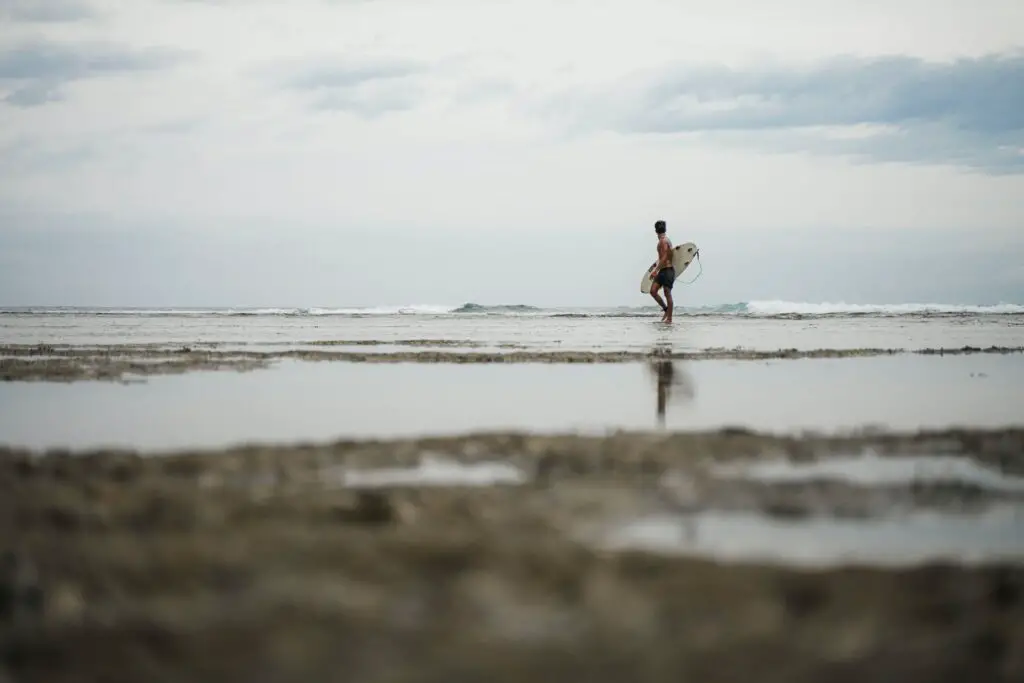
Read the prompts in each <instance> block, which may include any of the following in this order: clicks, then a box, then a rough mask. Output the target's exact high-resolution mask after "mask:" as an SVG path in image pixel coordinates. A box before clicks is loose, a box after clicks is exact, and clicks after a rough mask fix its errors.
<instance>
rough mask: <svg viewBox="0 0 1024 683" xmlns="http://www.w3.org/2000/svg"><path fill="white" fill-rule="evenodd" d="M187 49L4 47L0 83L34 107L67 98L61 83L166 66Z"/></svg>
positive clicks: (10, 99)
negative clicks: (5, 48)
mask: <svg viewBox="0 0 1024 683" xmlns="http://www.w3.org/2000/svg"><path fill="white" fill-rule="evenodd" d="M184 57H185V53H183V52H181V51H178V50H171V49H159V48H151V49H146V50H136V49H131V48H127V47H121V46H116V45H111V44H106V43H99V44H95V43H92V44H78V45H66V44H61V43H53V42H34V43H29V44H25V45H22V46H20V47H15V48H11V49H7V50H4V51H0V85H2V86H5V87H6V88H8V89H9V90H10V92H9V94H8V95H7V96H6V98H5V101H6V102H7V103H8V104H10V105H13V106H17V107H31V106H38V105H42V104H46V103H47V102H53V101H57V100H60V99H62V98H63V93H62V91H61V86H63V85H65V84H67V83H71V82H73V81H78V80H83V79H89V78H95V77H99V76H103V75H109V74H119V73H129V72H135V71H150V70H155V69H164V68H168V67H170V66H173V65H174V64H177V63H179V62H180V61H181V60H182V59H184Z"/></svg>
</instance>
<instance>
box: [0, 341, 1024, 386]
mask: <svg viewBox="0 0 1024 683" xmlns="http://www.w3.org/2000/svg"><path fill="white" fill-rule="evenodd" d="M416 341H417V340H412V341H406V342H404V343H405V344H414V345H434V346H457V345H461V344H462V343H463V342H460V341H457V340H448V342H447V343H446V342H445V340H418V341H419V342H420V344H416ZM344 343H347V344H351V342H344ZM382 343H383V342H382ZM388 343H389V344H393V342H388ZM310 344H313V343H312V342H310ZM363 345H370V342H364V343H363ZM509 346H514V345H509ZM908 354H910V355H926V356H959V355H974V354H998V355H1011V354H1012V355H1019V354H1024V346H987V347H975V346H963V347H957V348H944V347H935V348H921V349H905V348H853V349H834V348H823V349H804V350H801V349H797V348H789V349H776V350H774V351H768V350H751V349H704V350H700V351H675V350H672V349H671V348H667V347H660V348H654V349H651V350H649V351H643V352H641V351H608V352H601V351H522V350H511V351H503V352H465V351H392V352H377V353H374V352H362V351H340V350H302V349H285V350H279V351H253V350H249V351H246V350H218V349H216V348H214V347H213V345H202V346H201V345H185V346H181V347H176V348H165V347H163V346H161V345H147V344H118V345H110V346H71V345H53V344H4V345H0V380H4V381H22V382H24V381H33V380H41V381H76V380H97V379H98V380H111V381H131V380H138V379H140V378H144V377H147V376H152V375H162V374H181V373H184V372H189V371H198V370H237V371H246V370H254V369H260V368H265V367H268V366H269V365H270V364H271V363H273V362H274V361H279V360H302V361H310V362H314V361H318V362H330V361H333V362H345V363H449V364H476V363H488V364H492V363H517V364H519V363H559V364H565V363H577V364H579V363H589V364H596V363H635V362H638V361H645V360H652V359H663V360H678V361H699V360H745V361H761V360H778V359H812V358H871V357H876V356H892V355H908Z"/></svg>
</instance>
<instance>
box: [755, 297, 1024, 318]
mask: <svg viewBox="0 0 1024 683" xmlns="http://www.w3.org/2000/svg"><path fill="white" fill-rule="evenodd" d="M745 308H746V312H747V313H748V314H750V315H763V316H769V315H787V314H795V315H842V314H862V315H863V314H868V315H925V314H936V313H938V314H947V315H949V314H953V315H955V314H991V315H1007V314H1024V306H1022V305H1020V304H1008V303H1000V304H993V305H988V306H980V305H967V304H929V303H920V304H848V303H845V302H835V303H832V302H823V303H803V302H796V301H751V302H749V303H748V304H747V305H746V307H745Z"/></svg>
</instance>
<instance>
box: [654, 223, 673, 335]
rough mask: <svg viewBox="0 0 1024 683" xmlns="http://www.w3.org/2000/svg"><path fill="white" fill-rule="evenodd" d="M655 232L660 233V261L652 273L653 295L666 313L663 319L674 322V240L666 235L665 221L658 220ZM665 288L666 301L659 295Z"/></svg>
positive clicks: (666, 321) (663, 320)
mask: <svg viewBox="0 0 1024 683" xmlns="http://www.w3.org/2000/svg"><path fill="white" fill-rule="evenodd" d="M654 232H655V233H656V234H657V235H658V262H657V264H656V265H655V266H654V272H653V273H651V279H652V280H654V284H653V285H651V296H652V297H654V300H655V301H657V302H658V305H659V306H661V310H662V311H664V312H665V314H664V315H663V316H662V317H661V321H662V322H665V323H670V322H672V309H673V304H672V284H673V283H674V282H675V281H676V269H675V268H673V267H672V242H671V241H670V240H669V238H668V237H667V236H666V235H665V221H657V222H656V223H655V224H654ZM662 289H664V290H665V301H662V300H661V297H660V296H658V294H659V292H660V291H661V290H662Z"/></svg>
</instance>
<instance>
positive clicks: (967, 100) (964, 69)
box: [563, 55, 1024, 173]
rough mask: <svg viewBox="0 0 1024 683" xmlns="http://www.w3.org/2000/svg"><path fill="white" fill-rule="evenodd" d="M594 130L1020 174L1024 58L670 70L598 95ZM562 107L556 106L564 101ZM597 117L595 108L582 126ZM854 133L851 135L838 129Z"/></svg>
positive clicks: (845, 60) (589, 104)
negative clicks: (715, 139)
mask: <svg viewBox="0 0 1024 683" xmlns="http://www.w3.org/2000/svg"><path fill="white" fill-rule="evenodd" d="M597 97H598V103H597V104H598V107H597V109H596V110H597V111H603V112H604V113H603V114H601V115H599V118H600V121H599V122H598V125H599V126H600V127H608V128H612V129H614V130H617V131H619V132H623V133H629V134H695V133H699V134H702V135H708V136H712V137H719V138H721V139H725V140H730V139H731V140H734V141H743V142H744V143H751V144H757V143H759V142H761V143H765V144H767V145H768V146H772V147H779V146H783V147H787V148H789V149H790V150H794V149H797V148H801V149H804V150H807V151H812V152H823V153H829V154H834V153H838V154H848V155H853V156H860V157H863V158H865V159H874V160H879V161H904V162H911V163H953V164H956V165H961V166H965V167H970V168H976V169H982V170H985V171H989V172H994V173H1004V172H1024V55H989V56H984V57H978V58H962V59H957V60H955V61H949V62H926V61H923V60H921V59H917V58H913V57H905V56H903V57H901V56H887V57H878V58H873V59H868V58H854V57H838V58H832V59H827V60H823V61H820V62H817V63H815V64H814V65H812V66H810V67H808V68H800V69H798V68H785V67H783V66H768V67H763V68H749V69H735V68H728V67H724V66H700V67H690V68H685V67H673V68H669V69H665V70H662V71H660V72H656V73H654V74H653V75H648V76H646V77H643V76H641V77H639V78H636V79H635V80H633V81H627V82H625V83H622V84H619V86H618V87H616V88H615V89H614V93H611V92H606V93H600V94H599V95H598V96H597ZM563 103H564V102H563ZM594 110H595V107H594V102H593V100H592V99H590V100H586V106H585V107H584V109H583V110H580V109H575V111H576V112H578V114H577V116H578V118H579V119H580V120H585V119H584V117H586V116H588V115H589V112H592V111H594ZM851 127H853V128H854V130H856V128H857V127H859V128H860V133H858V134H854V135H839V134H837V132H838V131H837V129H839V130H842V129H846V128H851Z"/></svg>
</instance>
